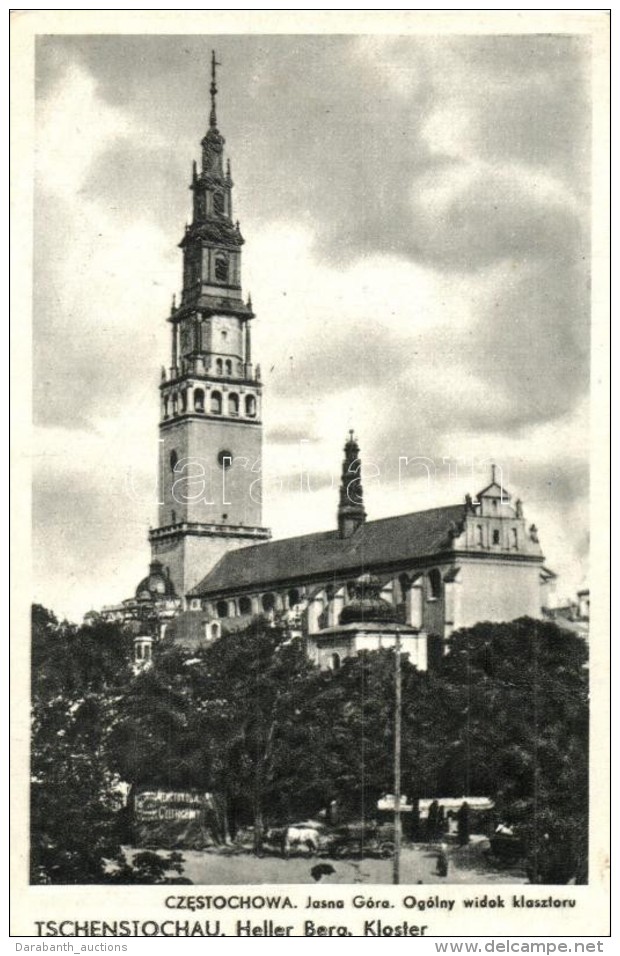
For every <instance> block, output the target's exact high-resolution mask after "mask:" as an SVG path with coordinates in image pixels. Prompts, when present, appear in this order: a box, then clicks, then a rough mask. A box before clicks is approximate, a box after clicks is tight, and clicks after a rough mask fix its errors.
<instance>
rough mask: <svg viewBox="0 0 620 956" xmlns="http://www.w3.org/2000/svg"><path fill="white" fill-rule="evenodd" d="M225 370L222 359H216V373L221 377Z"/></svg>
mask: <svg viewBox="0 0 620 956" xmlns="http://www.w3.org/2000/svg"><path fill="white" fill-rule="evenodd" d="M223 369H224V363H223V362H222V360H221V359H216V360H215V371H216V372H217V374H218V375H221V374H222V371H223Z"/></svg>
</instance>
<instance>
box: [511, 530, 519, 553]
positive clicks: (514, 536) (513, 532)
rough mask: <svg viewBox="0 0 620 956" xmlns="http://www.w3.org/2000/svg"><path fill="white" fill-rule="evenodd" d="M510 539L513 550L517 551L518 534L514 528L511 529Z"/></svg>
mask: <svg viewBox="0 0 620 956" xmlns="http://www.w3.org/2000/svg"><path fill="white" fill-rule="evenodd" d="M511 541H512V548H513V550H514V551H518V550H519V534H518V532H517V529H516V528H512V529H511Z"/></svg>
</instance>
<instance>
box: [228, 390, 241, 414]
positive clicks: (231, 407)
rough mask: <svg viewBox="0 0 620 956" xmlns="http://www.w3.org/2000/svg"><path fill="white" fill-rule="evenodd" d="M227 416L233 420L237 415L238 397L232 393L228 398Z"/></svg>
mask: <svg viewBox="0 0 620 956" xmlns="http://www.w3.org/2000/svg"><path fill="white" fill-rule="evenodd" d="M228 414H229V415H231V416H232V417H233V418H236V417H237V416H238V414H239V396H238V395H235V393H234V392H233V394H232V395H229V396H228Z"/></svg>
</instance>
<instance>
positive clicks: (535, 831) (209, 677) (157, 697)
mask: <svg viewBox="0 0 620 956" xmlns="http://www.w3.org/2000/svg"><path fill="white" fill-rule="evenodd" d="M394 663H395V662H394V653H393V651H390V650H382V651H377V652H372V653H364V654H360V655H359V657H357V658H355V659H351V660H347V661H345V662H344V663H343V665H342V667H340V668H339V669H338V670H335V671H319V670H318V669H317V668H316V667H315V666H314V665H312V664H311V663H310V662H309V660H308V658H307V655H306V653H305V646H304V643H303V641H301V640H298V639H294V640H293V639H291V638H290V635H289V634H288V632H287V631H286V629H285V628H283V627H280V626H273V624H272V623H271V622H268V621H266V620H263V619H261V618H258V619H256V620H254V621H253V622H252V624H251V625H250V626H249V627H248V628H247V629H246V630H244V631H242V632H239V633H237V634H232V635H229V636H226V637H225V638H222V639H221V640H219V641H216V642H213V643H211V644H208V645H205V646H203V647H200V648H199V649H191V650H190V649H184V648H183V647H182V646H179V645H171V646H167V645H166V642H164V643H163V644H161V645H159V646H158V647H157V648H156V652H155V655H154V663H153V666H152V667H150V668H148V669H146V670H142V671H140V672H138V673H135V672H134V671H133V669H132V667H131V639H130V638H129V637H128V636H127V635H126V634H124V633H123V631H122V630H121V629H119V628H117V627H114V626H111V625H104V624H95V626H93V627H92V628H75V627H71V626H70V625H66V624H62V625H61V624H59V623H58V622H57V621H56V620H55V619H54V618H53V616H51V615H49V614H48V613H47V612H44V611H43V609H40V608H37V609H35V611H34V614H33V719H34V740H35V745H34V748H33V834H34V844H33V846H34V849H33V867H34V873H35V875H36V874H37V873H39V874H41V873H43V874H45V877H46V878H48V879H54V880H55V879H59V880H60V881H69V882H72V881H75V882H78V881H88V880H89V879H92V880H96V879H99V878H100V877H101V872H102V865H101V860H102V859H110V858H113V857H115V856H116V857H118V852H119V843H118V835H117V831H116V830H115V822H116V821H118V818H119V815H118V813H117V810H116V807H115V800H116V796H115V791H114V781H116V780H119V779H121V780H123V781H125V782H126V783H127V784H129V785H131V786H132V787H134V788H137V787H168V788H171V789H196V790H199V791H203V792H204V791H209V792H214V793H216V794H218V795H219V796H220V797H221V799H222V801H223V804H224V806H225V807H226V813H227V827H228V829H229V832H230V833H231V834H232V835H233V836H234V834H235V832H236V830H237V828H238V827H239V826H241V825H245V824H252V825H254V827H255V832H256V833H257V834H258V833H260V831H261V830H262V828H263V827H265V826H267V825H271V824H277V823H280V822H286V821H288V822H292V821H293V820H295V819H302V818H304V817H308V816H314V815H316V814H317V813H318V812H319V810H321V809H322V808H325V807H327V806H328V805H329V804H330V803H331V802H332V801H333V800H336V801H337V802H338V804H339V805H340V806H341V807H343V808H345V810H346V812H347V813H349V814H350V815H351V816H353V817H356V818H364V817H370V816H372V815H373V814H374V812H375V810H376V806H377V799H378V798H379V797H380V796H381V795H382V794H384V793H385V792H387V791H391V789H392V783H393V751H394V746H393V745H394V740H393V728H394V706H395V705H394ZM402 790H403V792H404V793H406V794H407V795H408V796H410V797H412V798H414V799H415V798H420V797H448V796H455V797H461V796H464V795H469V796H471V795H479V796H490V797H492V798H493V799H494V800H495V801H496V803H497V805H498V807H499V808H500V809H501V812H502V813H503V814H504V815H505V816H506V817H507V818H510V819H511V820H512V821H514V822H515V823H519V824H520V825H521V826H522V827H524V828H525V830H527V832H528V834H529V846H530V856H531V858H532V861H533V862H532V864H531V866H532V879H539V878H541V875H543V871H544V872H545V873H547V876H548V875H549V872H550V870H549V866H547V869H546V870H545V866H543V864H542V863H541V860H543V857H544V856H545V853H547V850H546V849H545V848H546V847H548V846H549V845H550V835H551V836H553V841H552V842H553V843H554V845H556V846H557V845H559V844H561V845H562V847H563V851H562V852H563V855H564V857H566V856H570V857H571V859H572V860H573V861H574V860H579V861H581V864H580V865H581V866H582V868H583V861H584V860H585V859H587V806H588V670H587V647H586V645H585V643H584V642H583V641H582V640H581V638H579V637H577V636H575V635H573V634H571V633H569V632H566V631H561V630H559V629H558V628H557V627H556V626H555V625H554V624H551V623H543V622H540V621H533V620H529V619H523V620H520V621H515V622H512V623H510V624H490V623H484V624H479V625H477V626H476V627H474V628H471V629H469V630H466V631H461V632H458V633H456V634H454V635H453V636H452V638H451V640H450V642H449V646H448V652H447V654H446V655H445V656H444V657H443V658H442V660H441V661H440V663H439V666H438V667H436V668H435V669H433V670H432V671H430V672H428V673H420V672H418V671H417V670H416V669H415V667H413V666H412V665H411V664H410V663H409V661H408V660H407V658H406V657H404V659H403V662H402ZM93 832H95V833H96V836H97V839H96V840H94V841H93V840H92V839H91V840H90V842H89V841H88V840H87V839H86V837H87V834H91V835H92V833H93ZM115 841H116V842H115ZM547 856H548V853H547ZM147 863H148V861H147ZM571 866H572V870H573V871H574V870H575V866H576V864H574V862H573V864H571ZM54 868H55V869H54ZM147 868H148V867H147ZM104 869H105V867H104ZM551 869H553V867H551ZM556 869H557V868H556ZM135 871H136V868H135V867H134V875H135ZM106 872H109V867H108V870H107V871H106ZM121 872H124V878H125V879H129V878H130V876H131V874H130V873H129V871H127V870H125V871H123V866H122V864H119V865H118V866H117V868H116V873H117V876H118V874H120V873H121ZM151 875H152V876H153V878H162V874H161V873H159V874H153V873H151ZM552 875H553V874H552ZM573 875H574V874H573ZM556 876H557V873H556ZM61 878H62V879H61ZM78 878H79V879H78ZM86 878H88V879H86Z"/></svg>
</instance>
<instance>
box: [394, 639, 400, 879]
mask: <svg viewBox="0 0 620 956" xmlns="http://www.w3.org/2000/svg"><path fill="white" fill-rule="evenodd" d="M394 652H395V653H394V667H395V672H394V869H393V874H392V883H394V885H395V886H398V884H399V883H400V848H401V829H400V776H401V766H400V758H401V716H402V681H401V666H400V665H401V641H400V631H397V632H396V644H395V648H394Z"/></svg>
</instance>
